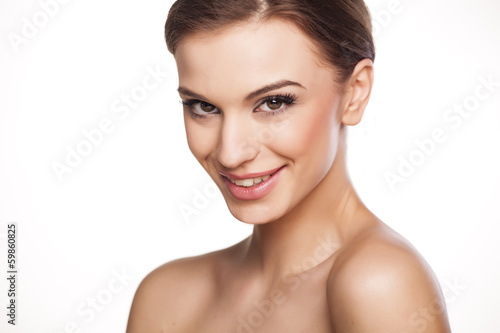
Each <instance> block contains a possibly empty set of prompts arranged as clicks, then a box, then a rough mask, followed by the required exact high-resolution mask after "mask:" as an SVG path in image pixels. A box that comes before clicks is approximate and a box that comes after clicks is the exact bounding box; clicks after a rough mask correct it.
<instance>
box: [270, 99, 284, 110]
mask: <svg viewBox="0 0 500 333" xmlns="http://www.w3.org/2000/svg"><path fill="white" fill-rule="evenodd" d="M281 104H282V102H278V101H276V99H272V100H270V101H268V102H267V106H268V107H269V108H270V109H271V110H277V109H279V108H280V107H281Z"/></svg>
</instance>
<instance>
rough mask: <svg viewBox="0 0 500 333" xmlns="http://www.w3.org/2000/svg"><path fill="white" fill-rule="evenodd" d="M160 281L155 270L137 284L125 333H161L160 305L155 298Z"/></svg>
mask: <svg viewBox="0 0 500 333" xmlns="http://www.w3.org/2000/svg"><path fill="white" fill-rule="evenodd" d="M160 279H161V277H160V274H159V272H158V271H157V270H155V271H153V272H151V273H149V274H148V275H147V276H146V277H145V278H144V279H143V280H142V281H141V283H140V284H139V287H138V288H137V290H136V292H135V295H134V299H133V301H132V306H131V308H130V314H129V318H128V323H127V331H126V333H143V332H151V333H154V332H161V328H160V323H159V322H158V319H159V318H158V311H159V310H158V309H159V308H161V307H162V304H160V303H161V300H160V298H159V297H158V296H157V295H158V294H159V293H160V292H159V289H161V283H160Z"/></svg>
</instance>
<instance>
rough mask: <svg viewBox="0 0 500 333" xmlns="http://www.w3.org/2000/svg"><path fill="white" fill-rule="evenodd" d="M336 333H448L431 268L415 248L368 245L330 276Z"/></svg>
mask: <svg viewBox="0 0 500 333" xmlns="http://www.w3.org/2000/svg"><path fill="white" fill-rule="evenodd" d="M327 297H328V304H329V307H330V314H331V320H332V326H333V327H334V328H335V329H334V332H342V333H350V332H359V333H365V332H369V333H378V332H380V333H392V332H394V333H413V332H429V333H446V332H450V328H449V324H448V319H447V314H446V304H445V302H444V298H443V296H442V293H441V291H440V288H439V285H438V283H437V281H436V279H435V277H434V275H433V273H432V271H431V270H430V268H429V267H428V265H427V263H426V262H425V261H424V260H423V259H422V258H421V257H420V256H419V255H418V253H416V252H415V251H413V250H412V249H411V248H409V247H407V246H404V245H401V244H394V243H387V242H384V241H368V242H365V243H364V244H362V245H360V246H358V247H357V248H355V249H353V250H352V251H350V253H348V254H347V255H346V256H345V258H343V260H341V261H340V263H339V264H338V265H337V266H336V267H335V266H334V268H332V272H331V274H330V276H329V280H328V288H327Z"/></svg>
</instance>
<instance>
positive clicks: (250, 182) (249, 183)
mask: <svg viewBox="0 0 500 333" xmlns="http://www.w3.org/2000/svg"><path fill="white" fill-rule="evenodd" d="M269 178H271V175H267V176H263V177H257V178H250V179H231V178H228V179H229V180H230V181H231V183H233V184H236V185H238V186H243V187H250V186H254V185H257V184H259V183H262V182H263V181H266V180H268V179H269Z"/></svg>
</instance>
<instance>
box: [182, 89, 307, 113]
mask: <svg viewBox="0 0 500 333" xmlns="http://www.w3.org/2000/svg"><path fill="white" fill-rule="evenodd" d="M296 101H297V95H295V94H294V93H285V94H274V95H268V96H266V97H264V98H262V99H261V100H260V101H259V102H258V107H257V108H255V109H254V110H253V112H257V113H259V114H260V115H262V116H264V117H268V116H276V115H278V114H280V113H282V112H285V111H286V110H287V109H288V107H289V105H292V104H295V102H296ZM180 103H182V104H183V105H186V106H187V107H188V111H189V114H190V115H191V116H192V117H193V118H202V119H204V118H207V117H208V116H210V115H213V114H220V110H219V109H218V108H217V107H216V106H215V105H213V104H210V103H207V102H204V101H202V100H199V99H188V100H181V101H180ZM269 103H272V104H278V105H279V108H277V109H271V108H270V105H271V104H269ZM262 106H265V107H267V109H269V111H257V110H259V109H260V108H262ZM275 106H276V105H275ZM202 107H204V108H207V107H208V108H209V109H212V108H213V110H209V111H206V110H203V109H202Z"/></svg>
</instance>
